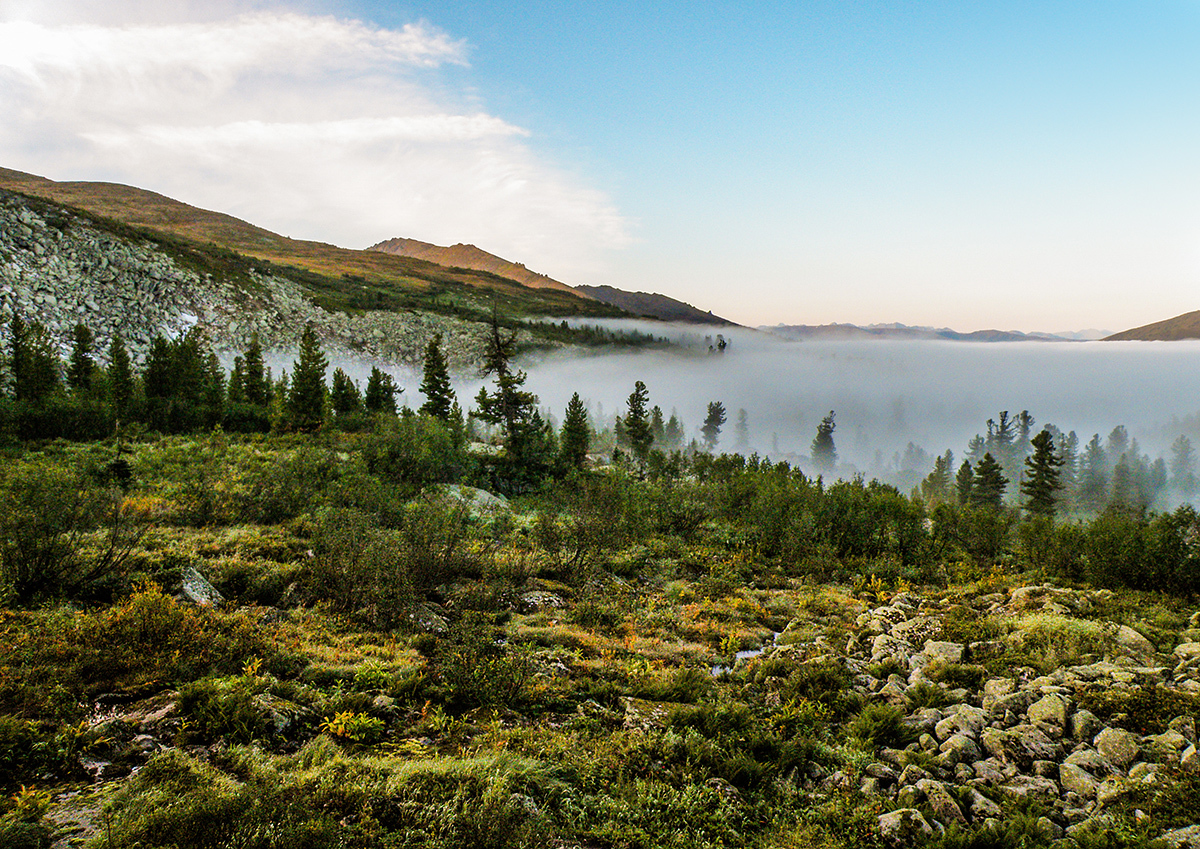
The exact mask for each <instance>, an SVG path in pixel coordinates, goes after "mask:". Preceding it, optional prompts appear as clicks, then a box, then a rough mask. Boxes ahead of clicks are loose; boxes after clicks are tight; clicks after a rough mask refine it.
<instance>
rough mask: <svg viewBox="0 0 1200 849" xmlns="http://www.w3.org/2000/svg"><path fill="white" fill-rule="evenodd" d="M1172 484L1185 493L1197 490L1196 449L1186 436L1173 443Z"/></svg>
mask: <svg viewBox="0 0 1200 849" xmlns="http://www.w3.org/2000/svg"><path fill="white" fill-rule="evenodd" d="M1171 485H1172V486H1174V487H1175V488H1176V489H1177V490H1179V492H1181V493H1184V494H1190V493H1193V492H1195V490H1196V451H1195V449H1194V448H1193V447H1192V440H1190V439H1188V438H1187V437H1186V436H1180V437H1179V438H1178V439H1176V440H1175V441H1174V442H1172V443H1171Z"/></svg>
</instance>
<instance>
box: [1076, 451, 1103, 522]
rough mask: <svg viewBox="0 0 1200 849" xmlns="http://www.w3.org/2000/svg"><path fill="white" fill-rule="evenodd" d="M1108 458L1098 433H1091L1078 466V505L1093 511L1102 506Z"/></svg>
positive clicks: (1098, 509)
mask: <svg viewBox="0 0 1200 849" xmlns="http://www.w3.org/2000/svg"><path fill="white" fill-rule="evenodd" d="M1107 468H1108V459H1107V457H1106V456H1105V454H1104V447H1103V446H1102V445H1101V444H1100V434H1098V433H1097V434H1093V436H1092V438H1091V440H1090V441H1089V442H1088V444H1087V445H1085V446H1084V448H1083V459H1082V461H1081V462H1080V468H1079V498H1078V501H1079V505H1080V506H1081V507H1083V508H1084V509H1085V510H1089V511H1092V512H1095V513H1098V512H1100V510H1102V509H1103V508H1104V505H1105V502H1106V494H1107V492H1108V472H1107Z"/></svg>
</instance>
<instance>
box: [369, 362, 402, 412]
mask: <svg viewBox="0 0 1200 849" xmlns="http://www.w3.org/2000/svg"><path fill="white" fill-rule="evenodd" d="M403 391H404V390H403V389H399V388H398V387H397V386H396V381H395V380H393V379H392V376H391V375H390V374H388V373H387V372H384V371H380V370H379V369H378V368H377V367H375V366H371V376H370V378H368V380H367V393H366V395H365V396H364V397H363V405H364V406H365V407H366V408H367V409H368V410H369V411H370V412H372V413H387V414H388V415H392V416H394V415H396V396H397V395H398V394H399V393H401V392H403Z"/></svg>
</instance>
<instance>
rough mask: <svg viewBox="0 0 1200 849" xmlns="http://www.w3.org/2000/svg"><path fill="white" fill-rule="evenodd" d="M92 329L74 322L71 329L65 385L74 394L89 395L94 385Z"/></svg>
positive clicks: (94, 368)
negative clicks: (69, 353)
mask: <svg viewBox="0 0 1200 849" xmlns="http://www.w3.org/2000/svg"><path fill="white" fill-rule="evenodd" d="M95 341H96V340H95V337H94V336H92V331H91V330H90V329H89V328H88V327H87V325H85V324H82V323H81V324H76V325H75V328H74V329H73V330H72V331H71V343H72V344H71V357H70V359H69V360H68V361H67V385H68V386H70V387H71V390H72V391H73V392H74V393H75V394H76V395H89V394H91V392H92V389H93V388H94V386H95V380H96V358H95V355H94V353H93V350H92V346H93V345H94V344H95Z"/></svg>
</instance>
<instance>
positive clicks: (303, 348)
mask: <svg viewBox="0 0 1200 849" xmlns="http://www.w3.org/2000/svg"><path fill="white" fill-rule="evenodd" d="M328 367H329V360H328V359H326V357H325V353H324V352H323V351H322V350H321V343H320V341H319V340H318V339H317V331H316V329H314V328H313V325H312V322H311V321H310V322H309V323H308V324H306V325H305V326H304V332H303V333H302V334H301V336H300V352H299V356H298V358H297V359H296V361H295V362H294V363H293V364H292V380H291V387H290V389H289V392H288V403H287V412H288V417H289V419H290V422H291V425H292V427H294V428H296V429H297V430H316V429H317V428H319V427H320V426H321V425H322V424H323V423H324V421H325V396H326V387H325V369H326V368H328Z"/></svg>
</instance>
